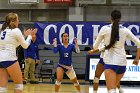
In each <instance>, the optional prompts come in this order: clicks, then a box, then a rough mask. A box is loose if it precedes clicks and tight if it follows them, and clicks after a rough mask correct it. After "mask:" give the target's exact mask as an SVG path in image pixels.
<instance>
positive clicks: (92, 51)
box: [88, 49, 99, 54]
mask: <svg viewBox="0 0 140 93" xmlns="http://www.w3.org/2000/svg"><path fill="white" fill-rule="evenodd" d="M98 52H99V49H96V50H94V49H92V50H89V51H88V54H94V53H98Z"/></svg>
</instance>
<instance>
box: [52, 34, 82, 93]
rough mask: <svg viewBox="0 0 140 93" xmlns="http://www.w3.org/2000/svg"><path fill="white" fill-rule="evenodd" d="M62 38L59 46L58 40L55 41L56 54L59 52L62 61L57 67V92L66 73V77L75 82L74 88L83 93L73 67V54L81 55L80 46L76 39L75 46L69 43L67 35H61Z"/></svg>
mask: <svg viewBox="0 0 140 93" xmlns="http://www.w3.org/2000/svg"><path fill="white" fill-rule="evenodd" d="M61 38H62V44H60V45H57V41H56V38H55V39H54V42H53V44H54V53H57V52H59V55H60V59H59V62H58V65H57V69H56V76H57V79H56V83H55V92H56V93H58V91H59V88H60V85H61V82H62V79H63V74H64V73H66V75H67V76H68V77H69V79H70V80H71V81H72V82H73V84H74V86H75V87H76V89H77V90H78V92H79V93H81V89H80V85H79V82H78V80H77V77H76V74H75V71H74V69H73V66H72V52H73V51H74V52H76V53H80V49H79V46H78V44H77V39H76V38H75V39H74V43H75V45H74V44H70V43H69V36H68V34H67V33H63V34H62V35H61Z"/></svg>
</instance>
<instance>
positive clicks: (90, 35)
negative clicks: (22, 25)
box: [34, 22, 140, 46]
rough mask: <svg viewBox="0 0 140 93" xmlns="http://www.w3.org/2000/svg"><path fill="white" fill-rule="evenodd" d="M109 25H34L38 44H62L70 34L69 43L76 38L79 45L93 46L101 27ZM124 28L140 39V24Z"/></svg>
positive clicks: (62, 23) (128, 43) (57, 23)
mask: <svg viewBox="0 0 140 93" xmlns="http://www.w3.org/2000/svg"><path fill="white" fill-rule="evenodd" d="M107 24H109V23H105V22H56V23H38V22H37V23H34V26H35V28H37V29H38V32H37V42H38V43H39V44H52V43H53V39H54V38H57V42H58V43H61V34H62V33H64V32H66V33H68V34H69V42H70V43H72V42H73V39H74V37H76V38H77V40H78V44H79V45H92V44H93V43H94V37H95V36H97V35H98V32H99V31H100V29H101V27H102V26H104V25H107ZM122 25H123V26H125V27H127V28H129V29H130V30H131V31H132V32H133V34H134V35H135V36H137V37H138V38H140V23H132V22H126V23H122ZM126 45H128V46H132V45H134V43H133V42H131V41H130V40H128V41H127V42H126Z"/></svg>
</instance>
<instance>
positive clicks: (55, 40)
mask: <svg viewBox="0 0 140 93" xmlns="http://www.w3.org/2000/svg"><path fill="white" fill-rule="evenodd" d="M53 45H54V47H57V39H56V38H54V39H53Z"/></svg>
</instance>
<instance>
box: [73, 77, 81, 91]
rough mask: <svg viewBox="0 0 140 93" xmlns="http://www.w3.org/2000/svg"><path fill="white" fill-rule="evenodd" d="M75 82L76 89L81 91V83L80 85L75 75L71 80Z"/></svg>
mask: <svg viewBox="0 0 140 93" xmlns="http://www.w3.org/2000/svg"><path fill="white" fill-rule="evenodd" d="M71 81H72V82H73V84H74V86H75V87H76V89H77V90H78V92H81V89H80V85H79V82H78V80H77V77H75V78H74V79H72V80H71Z"/></svg>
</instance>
